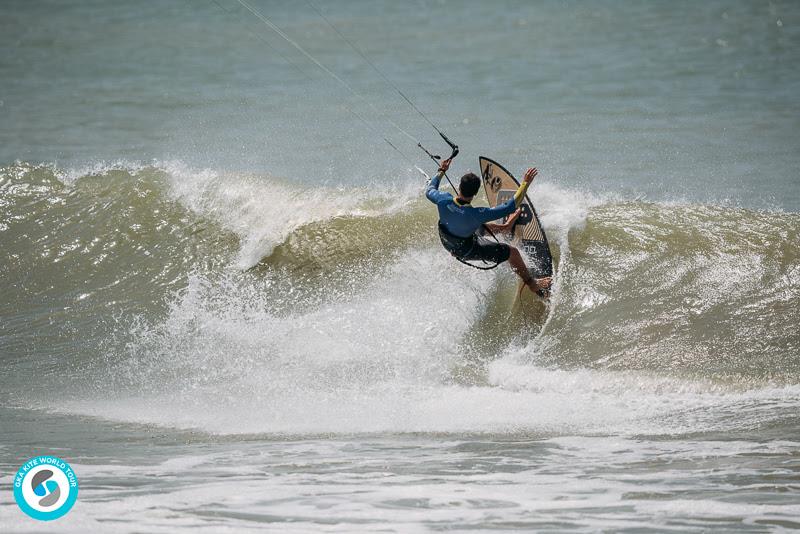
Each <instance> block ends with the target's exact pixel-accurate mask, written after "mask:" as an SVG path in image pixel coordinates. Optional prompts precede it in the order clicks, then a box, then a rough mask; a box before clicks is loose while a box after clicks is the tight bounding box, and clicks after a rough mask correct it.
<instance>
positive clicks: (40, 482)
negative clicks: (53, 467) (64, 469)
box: [31, 469, 61, 508]
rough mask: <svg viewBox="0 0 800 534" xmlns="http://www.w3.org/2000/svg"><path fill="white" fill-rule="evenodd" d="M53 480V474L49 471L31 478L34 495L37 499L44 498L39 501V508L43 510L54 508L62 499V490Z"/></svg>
mask: <svg viewBox="0 0 800 534" xmlns="http://www.w3.org/2000/svg"><path fill="white" fill-rule="evenodd" d="M51 478H53V472H52V471H50V470H49V469H43V470H41V471H39V472H38V473H36V474H35V475H33V477H31V487H32V488H33V493H34V494H35V495H36V496H37V497H43V498H42V499H40V500H39V506H41V507H43V508H47V507H49V506H53V505H54V504H55V503H57V502H58V498H59V497H61V488H60V487H59V486H58V482H56V481H55V480H50V479H51Z"/></svg>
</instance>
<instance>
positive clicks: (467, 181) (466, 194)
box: [458, 172, 481, 200]
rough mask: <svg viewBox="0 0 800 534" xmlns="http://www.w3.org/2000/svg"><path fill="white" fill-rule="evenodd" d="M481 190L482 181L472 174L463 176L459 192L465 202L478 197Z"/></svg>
mask: <svg viewBox="0 0 800 534" xmlns="http://www.w3.org/2000/svg"><path fill="white" fill-rule="evenodd" d="M480 188H481V179H480V178H478V177H477V176H476V175H475V174H473V173H471V172H468V173H467V174H465V175H464V176H462V177H461V183H460V184H458V192H459V193H460V194H461V198H463V199H465V200H469V199H471V198H472V197H474V196H475V195H477V194H478V191H479V190H480Z"/></svg>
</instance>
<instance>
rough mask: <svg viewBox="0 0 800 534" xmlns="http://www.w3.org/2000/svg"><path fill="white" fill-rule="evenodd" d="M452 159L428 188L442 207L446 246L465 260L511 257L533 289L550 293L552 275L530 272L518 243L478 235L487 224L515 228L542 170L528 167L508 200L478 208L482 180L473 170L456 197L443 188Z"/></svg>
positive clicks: (500, 260) (496, 228)
mask: <svg viewBox="0 0 800 534" xmlns="http://www.w3.org/2000/svg"><path fill="white" fill-rule="evenodd" d="M450 162H451V159H446V160H444V161H442V163H441V165H440V167H439V172H437V173H436V175H435V176H434V177H433V178H431V180H430V182H428V187H427V189H426V191H425V196H426V197H427V198H428V200H430V201H431V202H433V203H434V204H436V207H437V208H438V210H439V238H440V239H441V241H442V245H443V246H444V248H445V249H446V250H447V251H448V252H450V254H452V255H453V256H455V257H456V258H458V259H459V260H461V261H467V260H481V261H484V262H490V263H495V264H500V263H503V262H505V261H508V263H509V265H510V266H511V269H512V270H513V271H514V272H515V273H517V275H518V276H519V277H520V278H521V279H522V281H523V282H524V283H525V285H527V286H528V287H529V288H530V289H531V291H533V292H534V293H537V294H539V295H541V296H543V297H546V296H547V294H548V289H549V287H550V281H551V279H550V278H549V277H547V278H539V279H534V278H533V277H532V276H531V275H530V273H529V272H528V268H527V266H526V265H525V261H524V260H523V259H522V255H521V254H520V252H519V249H518V248H517V247H514V246H511V245H508V244H506V243H500V242H492V241H489V240H488V239H486V238H485V237H483V236H481V235H478V234H479V231H480V230H481V229H482V228H483V227H484V226H485V227H488V229H489V230H491V231H492V232H495V233H501V232H510V231H512V229H513V228H514V221H515V220H516V219H517V217H519V215H520V206H521V205H522V202H523V200H524V199H525V193H526V192H527V191H528V186H530V184H531V182H533V179H534V178H535V177H536V175H537V174H539V171H538V170H537V169H535V168H530V169H528V171H527V172H526V173H525V178H524V179H523V180H522V184H520V186H519V189H517V191H516V193H514V196H513V198H511V199H510V200H509V201H508V202H505V203H503V204H499V205H497V206H495V207H494V208H485V207H479V208H476V207H474V206H472V205H471V202H472V200H473V199H474V198H475V195H477V194H478V191H479V190H480V186H481V180H480V178H478V176H476V175H475V174H473V173H467V174H465V175H464V176H462V177H461V182H460V183H459V186H458V196H457V197H455V198H453V195H451V194H450V193H445V192H444V191H439V183H440V182H441V179H442V176H444V173H445V172H447V169H449V168H450ZM506 216H508V218H507V219H506V221H505V223H502V224H498V223H492V222H490V221H496V220H498V219H502V218H504V217H506Z"/></svg>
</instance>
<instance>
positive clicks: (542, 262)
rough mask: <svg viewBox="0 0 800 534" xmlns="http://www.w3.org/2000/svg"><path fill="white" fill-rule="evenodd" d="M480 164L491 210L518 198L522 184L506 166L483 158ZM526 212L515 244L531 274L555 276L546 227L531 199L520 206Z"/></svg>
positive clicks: (521, 215) (513, 240)
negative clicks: (518, 190)
mask: <svg viewBox="0 0 800 534" xmlns="http://www.w3.org/2000/svg"><path fill="white" fill-rule="evenodd" d="M478 163H479V165H480V169H481V177H482V179H483V189H484V191H486V198H487V200H488V201H489V205H490V206H491V207H495V206H497V205H498V204H502V203H503V202H507V201H508V200H509V199H511V198H513V197H514V193H515V192H516V191H517V188H518V187H519V182H518V181H517V179H516V178H514V176H513V175H512V174H511V173H510V172H508V170H506V168H505V167H503V166H502V165H500V164H499V163H497V162H496V161H493V160H491V159H489V158H485V157H480V158H478ZM520 207H521V208H522V213H521V214H520V216H519V219H517V222H516V224H515V225H514V232H513V237H512V243H513V244H514V245H515V246H517V247H518V248H519V249H520V252H522V253H523V254H524V255H525V256H526V258H525V259H526V263H527V265H528V271H529V272H530V273H531V276H533V277H534V278H546V277H550V276H553V256H552V255H551V254H550V245H549V244H548V242H547V236H546V235H545V233H544V229H543V228H542V223H541V221H540V220H539V215H538V214H537V213H536V209H535V208H534V207H533V203H532V202H531V200H530V198H529V197H528V196H527V195H525V200H524V201H523V202H522V205H521V206H520Z"/></svg>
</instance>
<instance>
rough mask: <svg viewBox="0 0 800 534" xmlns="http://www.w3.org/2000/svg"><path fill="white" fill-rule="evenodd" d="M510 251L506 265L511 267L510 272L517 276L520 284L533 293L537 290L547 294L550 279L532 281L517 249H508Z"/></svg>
mask: <svg viewBox="0 0 800 534" xmlns="http://www.w3.org/2000/svg"><path fill="white" fill-rule="evenodd" d="M510 249H511V253H510V254H509V256H508V264H509V265H511V270H512V271H514V272H515V273H517V276H519V277H520V278H521V279H522V282H523V283H524V284H525V285H526V286H528V287H529V288H530V290H531V291H533V292H534V293H538V292H539V290H544V291H546V292H549V288H550V281H551V278H550V277H547V278H539V279H538V280H536V279H534V278H533V277H532V276H531V273H529V272H528V267H527V265H525V260H523V259H522V254H520V253H519V249H518V248H517V247H510Z"/></svg>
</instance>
